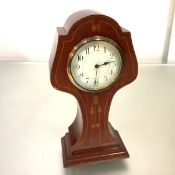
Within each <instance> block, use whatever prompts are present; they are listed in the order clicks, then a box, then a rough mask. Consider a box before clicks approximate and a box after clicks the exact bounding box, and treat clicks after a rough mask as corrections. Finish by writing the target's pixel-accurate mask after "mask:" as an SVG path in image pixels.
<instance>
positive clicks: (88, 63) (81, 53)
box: [68, 37, 122, 91]
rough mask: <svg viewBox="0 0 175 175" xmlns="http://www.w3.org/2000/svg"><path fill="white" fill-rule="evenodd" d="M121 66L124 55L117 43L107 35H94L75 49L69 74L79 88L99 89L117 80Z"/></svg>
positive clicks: (69, 65) (71, 56)
mask: <svg viewBox="0 0 175 175" xmlns="http://www.w3.org/2000/svg"><path fill="white" fill-rule="evenodd" d="M121 67H122V56H121V52H120V51H119V47H118V46H117V44H116V43H115V42H114V41H112V40H110V39H108V38H105V37H92V38H88V39H86V40H84V41H83V42H81V43H80V44H78V45H77V46H76V47H75V48H74V49H73V51H72V53H71V55H70V59H69V64H68V74H69V77H70V79H71V80H72V82H73V83H74V84H75V85H76V86H78V87H79V88H81V89H85V90H89V91H98V90H102V89H105V88H107V87H109V86H110V85H111V84H113V83H114V82H115V81H116V80H117V78H118V76H119V74H120V71H121Z"/></svg>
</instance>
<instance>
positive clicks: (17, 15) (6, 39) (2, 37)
mask: <svg viewBox="0 0 175 175" xmlns="http://www.w3.org/2000/svg"><path fill="white" fill-rule="evenodd" d="M171 2H172V0H166V1H165V0H164V1H160V0H132V1H130V0H123V1H121V0H120V1H119V0H110V1H107V0H105V1H102V0H64V1H59V0H45V1H43V0H37V1H35V0H4V1H2V2H1V5H0V60H10V61H47V60H48V59H49V55H50V51H51V48H52V42H53V37H54V34H55V30H56V27H58V26H59V27H61V26H63V25H64V22H65V20H66V18H67V17H68V16H69V15H71V14H72V13H74V12H76V11H78V10H82V9H92V10H96V11H99V12H101V13H103V14H105V15H109V16H111V17H112V18H114V19H115V20H116V21H117V22H118V23H119V24H120V25H121V26H123V27H124V28H126V29H128V30H129V31H131V33H132V38H133V43H134V47H135V51H136V55H137V58H138V61H139V63H161V61H162V55H163V51H164V47H165V39H166V36H167V28H168V26H169V24H168V23H169V22H168V19H169V9H170V6H171Z"/></svg>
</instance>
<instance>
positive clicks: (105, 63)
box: [100, 61, 116, 66]
mask: <svg viewBox="0 0 175 175" xmlns="http://www.w3.org/2000/svg"><path fill="white" fill-rule="evenodd" d="M113 62H116V61H107V62H104V63H103V64H101V65H100V66H102V65H107V64H109V63H113Z"/></svg>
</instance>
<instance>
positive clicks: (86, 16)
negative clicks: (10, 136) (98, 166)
mask: <svg viewBox="0 0 175 175" xmlns="http://www.w3.org/2000/svg"><path fill="white" fill-rule="evenodd" d="M94 36H102V37H106V38H109V39H111V40H113V41H114V42H116V43H117V44H118V45H119V47H120V48H121V49H122V53H123V58H122V59H123V60H122V68H121V72H120V76H119V78H118V79H117V80H116V81H115V82H114V83H113V84H112V86H110V88H107V89H105V90H102V91H97V92H93V93H92V92H89V91H84V90H82V89H80V88H77V87H76V86H75V85H74V84H73V83H72V82H71V80H70V78H69V76H68V73H67V66H68V58H69V55H70V53H71V52H72V50H73V48H74V46H76V45H77V44H78V43H80V42H81V41H82V40H84V39H85V38H89V37H94ZM137 69H138V68H137V60H136V55H135V52H134V48H133V44H132V40H131V34H130V32H129V31H127V30H125V29H124V28H122V27H120V25H119V24H118V23H117V22H116V21H115V20H114V19H112V18H110V17H108V16H105V15H103V14H99V13H97V12H94V11H90V10H83V11H79V12H77V13H74V14H73V15H71V16H70V17H69V18H68V19H67V21H66V23H65V25H64V27H58V28H57V34H56V37H55V44H54V47H53V50H52V53H51V58H50V81H51V84H52V86H53V87H54V88H56V89H57V90H60V91H64V92H67V93H70V94H72V95H73V96H74V97H75V98H76V99H77V102H78V105H77V106H78V107H77V115H76V118H75V120H74V122H73V123H72V124H71V125H70V126H69V131H68V132H67V133H66V134H65V136H64V137H62V139H61V142H62V153H63V163H64V166H65V167H68V166H72V165H77V164H83V163H88V162H94V161H101V160H107V159H113V158H127V157H129V154H128V152H127V150H126V148H125V146H124V143H123V142H122V139H121V137H120V135H119V133H118V132H117V131H116V130H115V129H114V128H113V127H112V126H111V124H110V123H109V122H108V114H109V109H110V104H111V101H112V98H113V96H114V94H115V93H116V92H117V91H118V90H119V89H120V88H122V87H123V86H125V85H127V84H129V83H131V82H132V81H134V79H135V78H136V76H137V71H138V70H137ZM58 117H63V116H58Z"/></svg>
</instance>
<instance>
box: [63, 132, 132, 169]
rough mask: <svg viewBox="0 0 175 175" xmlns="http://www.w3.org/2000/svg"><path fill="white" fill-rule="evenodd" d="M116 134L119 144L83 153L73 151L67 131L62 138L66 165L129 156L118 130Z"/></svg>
mask: <svg viewBox="0 0 175 175" xmlns="http://www.w3.org/2000/svg"><path fill="white" fill-rule="evenodd" d="M115 134H116V136H117V139H118V141H119V143H118V144H117V145H114V146H110V147H109V146H108V147H102V148H94V149H93V150H92V149H91V150H87V151H84V152H81V153H72V152H71V144H70V143H71V142H70V137H69V133H66V135H65V136H64V137H62V138H61V144H62V154H63V164H64V167H69V166H74V165H78V164H85V163H89V162H97V161H104V160H109V159H115V158H116V159H124V158H128V157H129V154H128V152H127V150H126V148H125V145H124V143H123V141H122V139H121V137H120V135H119V133H118V131H116V130H115Z"/></svg>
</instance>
